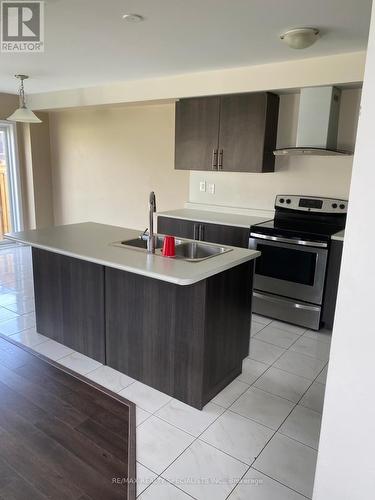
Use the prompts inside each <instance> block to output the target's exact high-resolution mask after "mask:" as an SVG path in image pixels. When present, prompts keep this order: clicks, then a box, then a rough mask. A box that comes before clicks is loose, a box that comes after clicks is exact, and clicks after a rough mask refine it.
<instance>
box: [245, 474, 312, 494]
mask: <svg viewBox="0 0 375 500" xmlns="http://www.w3.org/2000/svg"><path fill="white" fill-rule="evenodd" d="M251 468H252V469H253V470H255V471H257V472H259V473H260V474H263V475H264V476H267V477H269V478H270V479H272V480H273V481H275V482H276V483H279V484H281V485H282V486H285V488H288V489H289V490H291V491H295V492H296V493H298V495H301V497H303V498H307V499H308V500H311V499H310V497H307V496H306V495H304V494H303V493H300V492H299V491H297V490H295V489H294V488H291V487H290V486H287V485H286V484H284V483H282V482H281V481H280V480H279V479H275V478H274V477H271V476H270V475H269V474H266V473H265V472H262V471H261V470H258V469H256V468H255V467H251ZM270 500H271V499H270Z"/></svg>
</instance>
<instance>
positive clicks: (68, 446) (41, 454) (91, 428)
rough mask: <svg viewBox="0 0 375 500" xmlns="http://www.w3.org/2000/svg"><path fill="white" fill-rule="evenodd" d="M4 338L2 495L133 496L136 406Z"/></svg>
mask: <svg viewBox="0 0 375 500" xmlns="http://www.w3.org/2000/svg"><path fill="white" fill-rule="evenodd" d="M57 366H58V365H57V364H56V363H54V362H50V361H48V362H47V361H46V359H45V358H44V357H43V356H40V355H38V356H36V355H34V354H32V353H31V352H30V350H29V349H27V348H23V347H22V348H21V347H19V346H18V345H16V344H15V343H13V342H11V341H9V339H5V338H4V337H3V336H0V499H1V500H24V499H25V500H26V499H27V500H39V499H46V498H48V499H51V500H60V499H61V500H65V499H66V500H90V499H92V500H96V499H98V500H112V499H127V500H133V499H134V498H135V405H134V404H133V403H130V402H128V401H126V400H124V399H123V398H121V397H119V396H117V395H114V394H112V393H111V392H110V391H107V390H106V389H103V388H101V387H100V386H98V385H96V384H95V383H93V382H91V381H90V382H89V383H86V382H85V380H86V379H85V378H84V377H82V376H80V375H77V374H75V373H73V372H71V371H70V370H67V369H65V368H64V369H63V370H62V369H60V368H58V367H57Z"/></svg>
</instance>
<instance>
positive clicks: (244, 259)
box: [4, 235, 261, 286]
mask: <svg viewBox="0 0 375 500" xmlns="http://www.w3.org/2000/svg"><path fill="white" fill-rule="evenodd" d="M4 238H6V239H7V240H10V241H15V242H17V243H22V244H24V245H28V246H31V247H33V248H39V249H40V250H46V251H49V252H53V253H57V254H59V255H65V256H66V257H72V258H75V259H80V260H84V261H87V262H92V263H93V264H99V265H102V266H106V267H110V268H112V269H118V270H120V271H125V272H130V273H133V274H138V275H140V276H145V277H147V278H152V279H157V280H160V281H165V282H167V283H172V284H174V285H180V286H189V285H194V284H195V283H199V282H200V281H202V280H205V279H207V278H210V277H211V276H215V275H216V274H220V273H222V272H224V271H227V270H228V269H232V268H233V267H237V266H238V265H241V264H244V263H245V262H249V261H251V260H254V259H256V258H257V257H259V256H260V254H261V253H260V252H258V251H256V250H254V253H253V254H251V255H246V256H243V257H239V258H238V259H237V260H236V261H234V262H229V263H226V264H224V265H222V266H218V267H217V268H216V269H215V270H214V271H206V272H202V273H201V274H200V275H199V276H197V277H196V278H192V279H188V278H180V279H179V278H175V279H174V278H170V277H166V276H163V275H161V274H158V273H153V272H150V271H143V270H142V269H139V268H134V267H131V266H121V265H118V264H115V263H113V262H110V261H106V260H105V259H96V258H93V257H88V256H86V255H81V254H77V253H74V252H69V251H66V250H62V249H59V248H56V247H51V246H49V245H41V244H37V243H31V242H30V241H27V240H23V239H20V238H16V237H14V236H11V235H4ZM194 264H195V263H194V262H192V263H191V265H194Z"/></svg>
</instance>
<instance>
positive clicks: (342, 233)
mask: <svg viewBox="0 0 375 500" xmlns="http://www.w3.org/2000/svg"><path fill="white" fill-rule="evenodd" d="M344 239H345V229H343V230H341V231H339V232H338V233H336V234H333V235H332V236H331V240H334V241H344Z"/></svg>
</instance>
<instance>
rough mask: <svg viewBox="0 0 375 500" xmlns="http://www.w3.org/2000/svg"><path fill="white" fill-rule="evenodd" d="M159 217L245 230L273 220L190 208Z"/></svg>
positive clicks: (161, 214)
mask: <svg viewBox="0 0 375 500" xmlns="http://www.w3.org/2000/svg"><path fill="white" fill-rule="evenodd" d="M157 215H160V216H164V217H171V218H173V219H185V220H191V221H198V222H206V223H207V224H210V223H211V224H222V225H224V226H238V227H245V228H250V226H252V225H253V224H260V223H261V222H265V221H267V220H270V219H272V217H255V216H252V215H237V214H231V213H221V212H210V211H208V210H196V209H190V208H181V209H179V210H169V211H167V212H158V214H157Z"/></svg>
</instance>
